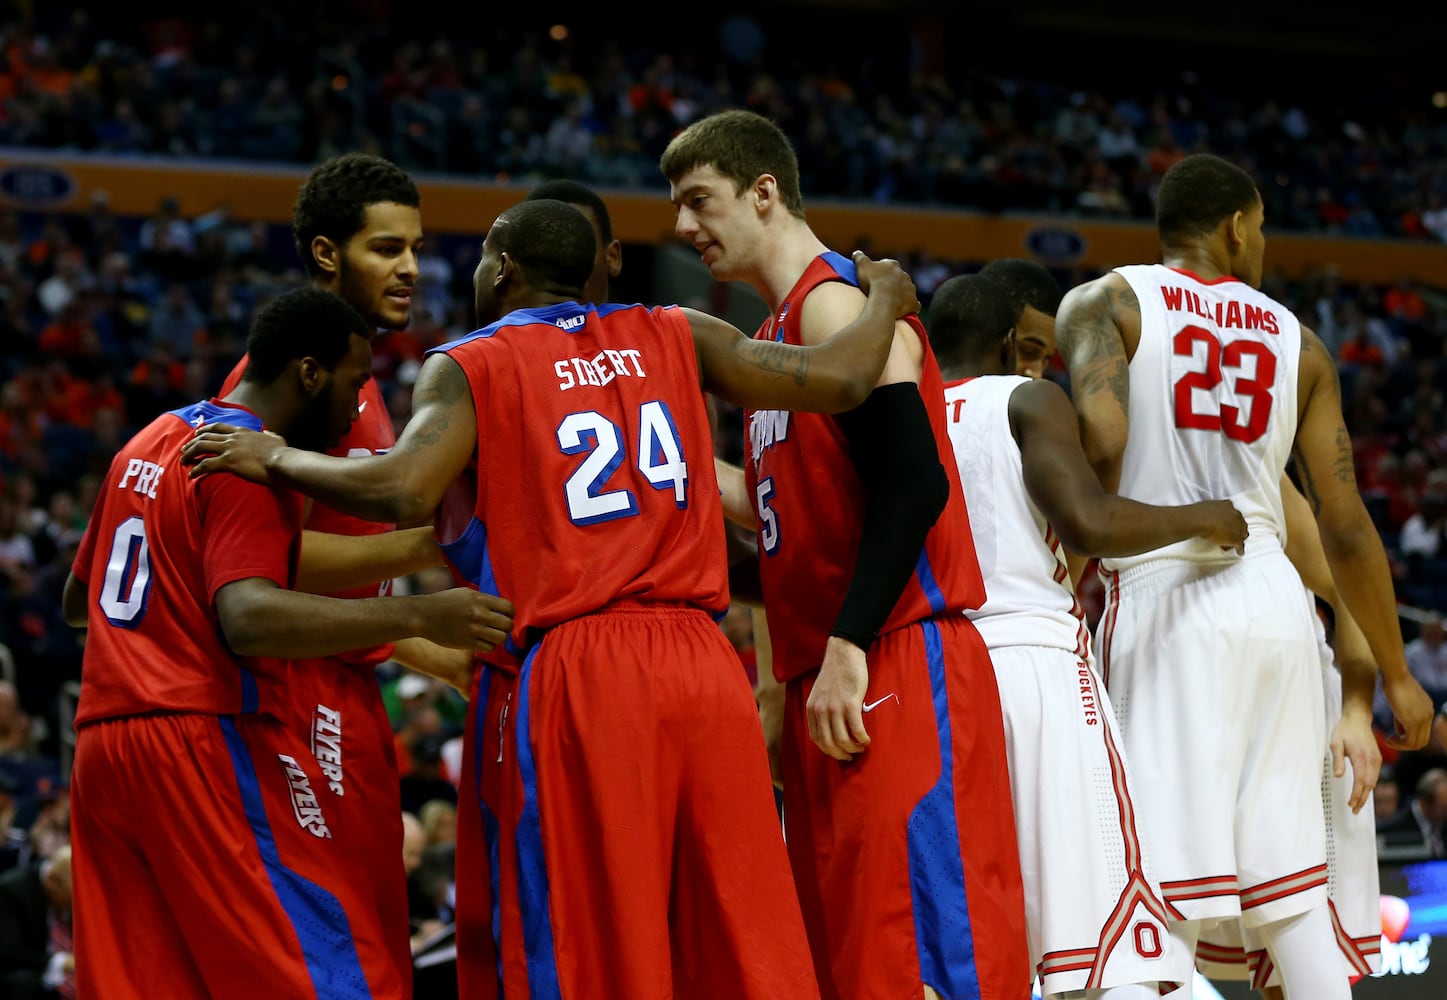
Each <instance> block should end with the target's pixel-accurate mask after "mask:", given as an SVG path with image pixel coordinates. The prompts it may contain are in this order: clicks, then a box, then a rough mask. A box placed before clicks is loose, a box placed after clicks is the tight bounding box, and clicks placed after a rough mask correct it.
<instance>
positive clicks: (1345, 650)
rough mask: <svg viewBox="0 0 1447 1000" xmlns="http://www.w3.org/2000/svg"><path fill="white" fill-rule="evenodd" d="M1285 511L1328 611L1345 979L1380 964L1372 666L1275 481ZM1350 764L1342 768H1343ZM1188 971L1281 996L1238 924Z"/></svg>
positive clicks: (1287, 492) (1326, 667)
mask: <svg viewBox="0 0 1447 1000" xmlns="http://www.w3.org/2000/svg"><path fill="white" fill-rule="evenodd" d="M1281 499H1282V502H1283V506H1284V510H1285V514H1286V531H1287V543H1286V555H1287V558H1289V559H1290V560H1291V564H1292V565H1293V566H1295V567H1296V571H1297V573H1298V574H1300V576H1301V582H1302V584H1303V585H1304V586H1305V587H1306V589H1307V590H1308V591H1310V592H1311V593H1312V594H1313V595H1314V597H1320V598H1321V599H1322V600H1323V601H1325V602H1326V603H1327V604H1329V605H1330V606H1331V608H1332V612H1333V615H1334V617H1335V632H1336V636H1335V640H1336V641H1335V645H1336V650H1335V652H1333V650H1332V648H1331V646H1330V645H1328V643H1327V641H1326V629H1325V628H1324V627H1323V626H1322V622H1321V618H1320V616H1319V615H1318V616H1313V625H1314V626H1315V631H1316V639H1317V652H1318V655H1319V657H1320V659H1321V664H1322V694H1323V696H1324V698H1325V701H1326V727H1327V731H1328V732H1330V733H1331V745H1330V747H1329V748H1328V749H1327V751H1326V753H1325V754H1324V761H1323V766H1322V779H1321V782H1322V783H1321V789H1322V808H1323V810H1324V811H1325V815H1326V837H1327V875H1328V881H1327V889H1328V895H1329V898H1330V903H1329V907H1330V911H1331V918H1332V927H1333V929H1334V930H1335V931H1336V943H1337V948H1338V950H1339V951H1340V953H1341V957H1342V959H1343V962H1344V964H1343V968H1342V972H1343V974H1344V975H1346V976H1347V977H1348V978H1349V979H1351V978H1355V977H1360V976H1369V975H1371V974H1372V973H1374V972H1376V971H1377V970H1378V969H1379V968H1380V967H1381V944H1382V910H1381V888H1380V885H1379V882H1378V878H1377V838H1376V823H1375V820H1374V817H1373V814H1372V810H1371V809H1364V808H1363V806H1365V805H1367V804H1369V803H1370V802H1371V800H1372V789H1373V788H1375V787H1376V783H1377V775H1378V773H1379V772H1380V771H1381V766H1382V755H1381V751H1380V749H1379V748H1378V746H1377V741H1376V737H1375V736H1374V735H1373V733H1372V695H1373V693H1374V691H1375V689H1376V684H1377V665H1376V663H1375V662H1374V661H1373V660H1372V651H1371V648H1370V646H1369V645H1368V644H1367V638H1366V636H1365V635H1363V634H1362V630H1361V627H1360V626H1358V625H1357V623H1356V621H1355V619H1353V618H1352V617H1351V614H1350V612H1348V611H1347V609H1346V607H1345V606H1344V605H1343V603H1342V600H1341V595H1340V593H1339V592H1338V591H1337V587H1336V583H1335V582H1334V581H1333V580H1332V578H1331V569H1330V567H1328V565H1327V561H1326V554H1325V553H1324V552H1323V551H1322V547H1321V536H1320V534H1319V533H1318V531H1317V528H1316V522H1315V521H1314V520H1312V516H1311V507H1310V506H1309V505H1308V504H1307V501H1306V498H1305V497H1303V496H1302V495H1301V493H1300V491H1298V490H1297V489H1296V487H1295V486H1293V485H1292V484H1291V481H1290V480H1288V479H1284V478H1283V479H1282V481H1281ZM1348 763H1350V768H1348V766H1347V765H1348ZM1196 967H1197V968H1198V969H1200V970H1201V972H1202V973H1203V974H1204V975H1206V976H1208V977H1210V978H1212V979H1244V980H1250V981H1251V983H1252V985H1254V986H1255V987H1256V988H1257V989H1259V990H1260V991H1261V993H1262V995H1263V996H1264V997H1266V998H1267V1000H1281V996H1282V994H1281V988H1280V986H1279V985H1278V984H1279V983H1280V981H1281V977H1280V974H1279V972H1278V971H1277V970H1276V968H1275V966H1274V964H1273V963H1272V961H1271V959H1270V957H1269V956H1268V955H1267V954H1266V953H1265V950H1264V949H1263V948H1262V946H1261V943H1260V940H1259V938H1258V937H1257V935H1255V934H1253V933H1251V932H1249V931H1248V932H1246V933H1245V935H1243V934H1242V931H1241V926H1240V923H1239V922H1238V921H1226V922H1223V923H1221V924H1217V925H1216V926H1215V927H1212V928H1209V929H1207V930H1206V931H1205V933H1204V934H1203V935H1202V937H1201V942H1200V945H1199V947H1198V948H1197V950H1196Z"/></svg>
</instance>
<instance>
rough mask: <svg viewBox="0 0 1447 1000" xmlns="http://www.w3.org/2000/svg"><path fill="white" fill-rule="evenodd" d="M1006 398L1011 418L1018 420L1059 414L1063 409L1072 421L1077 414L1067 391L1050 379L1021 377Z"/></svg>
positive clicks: (1008, 390) (1009, 389) (1011, 387)
mask: <svg viewBox="0 0 1447 1000" xmlns="http://www.w3.org/2000/svg"><path fill="white" fill-rule="evenodd" d="M1006 398H1007V399H1008V400H1009V402H1008V404H1007V405H1008V406H1009V409H1010V416H1011V417H1012V418H1016V419H1018V418H1021V417H1025V418H1031V417H1037V416H1048V415H1051V414H1058V413H1060V412H1063V411H1062V410H1061V407H1064V408H1065V409H1066V410H1069V411H1070V414H1071V417H1072V419H1073V416H1074V413H1075V410H1074V407H1073V406H1071V403H1070V397H1069V396H1068V395H1066V393H1065V390H1064V389H1063V388H1061V387H1060V385H1059V384H1057V383H1056V382H1053V381H1051V380H1050V379H1048V378H1023V377H1021V378H1020V381H1018V382H1015V383H1013V384H1011V385H1010V386H1009V388H1008V389H1007V395H1006Z"/></svg>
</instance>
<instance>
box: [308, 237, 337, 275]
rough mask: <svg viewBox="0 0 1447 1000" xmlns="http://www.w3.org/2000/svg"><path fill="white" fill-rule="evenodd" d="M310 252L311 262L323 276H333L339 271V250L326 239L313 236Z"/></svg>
mask: <svg viewBox="0 0 1447 1000" xmlns="http://www.w3.org/2000/svg"><path fill="white" fill-rule="evenodd" d="M311 252H312V260H314V261H316V265H317V267H319V268H321V271H322V273H323V274H327V275H335V274H336V273H337V272H338V271H339V270H341V266H342V265H341V258H342V251H341V248H340V247H338V246H337V245H336V244H335V243H333V242H332V241H331V240H330V239H328V238H327V237H325V236H313V237H312V245H311Z"/></svg>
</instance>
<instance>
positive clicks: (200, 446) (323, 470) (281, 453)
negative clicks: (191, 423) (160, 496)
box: [182, 354, 477, 523]
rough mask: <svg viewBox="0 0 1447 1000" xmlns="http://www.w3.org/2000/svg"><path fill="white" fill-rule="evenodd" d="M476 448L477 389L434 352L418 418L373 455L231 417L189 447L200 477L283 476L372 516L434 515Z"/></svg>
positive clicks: (331, 502) (420, 378) (417, 394)
mask: <svg viewBox="0 0 1447 1000" xmlns="http://www.w3.org/2000/svg"><path fill="white" fill-rule="evenodd" d="M476 447H477V413H476V411H475V410H474V409H473V405H472V389H471V387H470V386H469V385H468V384H467V376H466V375H464V374H463V372H462V369H461V368H460V367H459V366H458V364H457V362H456V361H453V360H452V359H451V358H449V357H448V356H447V355H445V354H435V355H433V356H432V357H430V358H428V359H427V362H426V363H425V364H424V365H423V366H422V370H421V371H420V372H419V373H418V375H417V383H416V385H415V386H414V387H413V390H412V419H411V420H410V421H408V423H407V427H406V428H405V429H404V430H403V431H402V437H401V438H400V439H399V440H398V441H397V444H396V446H395V447H394V448H393V449H392V450H391V451H389V452H387V454H385V455H377V456H374V457H371V458H337V457H333V456H329V455H321V454H318V453H316V452H313V451H303V450H301V449H299V448H288V447H286V443H285V442H284V441H282V439H281V438H279V437H277V436H276V435H274V434H261V433H257V432H255V431H246V430H238V429H236V428H233V427H228V426H226V425H224V424H216V425H213V426H211V427H207V428H203V429H202V430H201V431H200V432H199V433H198V434H197V435H196V437H194V438H192V439H191V441H190V443H189V444H187V445H186V448H185V449H184V450H183V452H182V456H183V460H184V461H186V462H188V463H194V464H193V465H192V470H191V475H192V476H193V477H195V476H200V475H205V474H206V473H208V472H221V471H226V472H233V473H235V474H237V475H239V476H244V477H245V478H247V479H252V480H256V481H258V482H270V483H276V484H278V485H282V486H290V487H291V488H292V489H295V490H297V491H298V492H300V493H305V494H306V495H307V496H309V497H312V498H314V499H316V500H319V501H321V502H322V503H324V504H326V505H327V506H328V507H331V508H333V509H334V510H339V511H342V512H344V513H347V514H352V515H354V516H356V517H361V518H365V519H367V520H369V521H382V522H393V523H396V522H411V521H416V520H418V519H421V518H425V517H428V516H429V515H430V514H431V513H432V511H433V510H435V509H436V508H437V504H438V503H439V502H440V501H441V500H442V494H443V492H444V491H445V490H446V489H447V487H448V486H449V485H451V483H452V481H453V480H454V479H456V478H457V476H458V475H459V474H460V473H461V472H462V471H463V469H465V468H466V467H467V462H468V459H469V458H471V457H472V453H473V451H474V450H475V449H476Z"/></svg>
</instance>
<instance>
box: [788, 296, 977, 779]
mask: <svg viewBox="0 0 1447 1000" xmlns="http://www.w3.org/2000/svg"><path fill="white" fill-rule="evenodd" d="M861 295H862V293H861V292H860V291H859V290H858V289H857V288H853V287H851V286H849V285H845V284H842V283H839V282H830V283H828V284H824V285H820V286H819V287H818V288H816V289H814V290H813V291H812V292H810V293H809V296H808V298H807V299H805V300H804V304H803V306H802V312H801V314H800V317H799V324H800V333H801V339H802V340H803V342H804V343H806V344H823V343H825V342H827V341H828V340H829V339H830V338H831V337H834V336H836V334H835V332H834V331H836V330H839V329H840V328H841V327H842V326H844V325H845V324H846V323H848V322H849V321H850V320H851V319H853V318H854V317H856V316H857V315H858V314H859V310H860V308H861V306H863V304H864V303H863V302H862V298H861ZM923 359H924V347H923V345H922V344H921V343H920V340H919V335H918V334H916V333H915V331H914V328H913V327H912V326H910V325H909V324H908V323H906V322H904V321H902V320H901V321H898V322H896V323H895V325H894V337H893V340H892V341H891V343H890V345H889V359H888V360H887V361H886V362H885V364H884V371H883V372H881V373H880V376H879V380H878V382H877V383H876V384H875V388H874V391H873V392H871V393H870V394H869V396H868V398H866V399H865V400H864V402H863V403H861V404H860V405H859V406H858V407H856V408H855V409H853V410H850V411H848V412H847V413H844V414H841V415H840V416H839V417H838V422H839V428H840V430H842V431H843V432H844V434H845V436H846V437H847V438H849V441H850V454H851V458H852V460H853V462H854V465H855V469H856V471H857V473H858V475H859V482H860V485H861V486H862V487H863V488H864V491H865V493H866V494H867V500H866V505H865V512H864V525H863V537H862V539H861V541H860V545H859V551H858V554H857V557H856V560H855V572H854V577H853V579H852V580H851V581H850V585H849V591H848V592H847V593H846V594H845V598H844V605H843V607H842V608H840V611H839V617H838V619H837V620H836V623H835V627H834V628H833V629H832V630H831V633H830V637H829V641H828V644H827V645H826V646H825V647H824V659H823V661H822V662H821V664H820V666H819V674H818V677H817V678H816V679H815V681H814V687H813V689H812V690H811V691H810V692H809V699H808V703H807V705H806V710H805V715H806V720H807V725H808V730H809V736H810V739H812V740H813V742H814V744H815V745H816V746H817V747H819V749H820V750H821V751H823V752H824V753H825V754H826V755H828V756H830V757H833V758H834V759H836V760H839V761H848V760H852V759H853V758H854V756H855V755H857V754H859V753H862V752H863V751H864V749H865V748H866V747H867V746H868V745H869V742H870V738H869V733H868V731H867V730H866V729H865V726H864V712H863V706H864V696H865V693H866V691H867V690H868V687H869V666H868V662H867V659H866V656H865V651H866V650H867V649H868V648H869V646H870V645H871V644H872V642H873V641H874V636H875V634H876V632H877V630H878V628H879V627H880V626H881V625H882V624H883V623H884V621H885V619H886V618H887V617H888V616H889V611H890V609H892V608H893V607H894V605H895V604H896V603H898V601H899V595H900V594H901V593H903V591H904V588H905V585H906V584H907V583H908V582H909V578H910V576H911V575H912V574H913V572H914V566H915V563H916V561H917V560H918V558H919V552H920V549H921V548H922V547H923V546H924V543H925V539H926V538H927V536H928V535H929V530H930V528H932V527H933V526H934V524H935V522H936V521H937V520H939V516H940V513H941V512H942V511H943V510H944V508H945V504H946V503H947V502H948V500H949V478H948V476H947V475H946V474H945V471H944V467H943V466H942V465H941V464H940V460H939V451H938V447H937V443H936V441H935V438H934V431H933V428H932V425H931V424H930V417H929V411H928V410H927V409H926V408H925V403H924V400H923V399H922V398H921V397H920V394H919V386H918V383H919V379H920V374H921V371H922V366H923Z"/></svg>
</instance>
